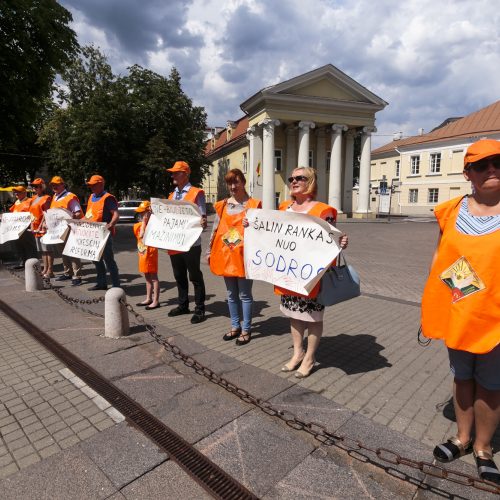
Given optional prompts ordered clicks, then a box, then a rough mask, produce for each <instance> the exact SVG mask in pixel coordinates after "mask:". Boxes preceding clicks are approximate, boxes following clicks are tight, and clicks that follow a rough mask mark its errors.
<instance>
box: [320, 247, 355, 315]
mask: <svg viewBox="0 0 500 500" xmlns="http://www.w3.org/2000/svg"><path fill="white" fill-rule="evenodd" d="M320 283H321V286H320V290H319V293H318V296H317V297H316V300H317V302H319V303H320V304H323V305H324V306H333V305H334V304H338V303H339V302H344V301H345V300H349V299H354V298H355V297H358V296H359V295H360V294H361V288H360V279H359V274H358V273H357V271H356V270H355V269H354V267H352V266H350V265H348V264H347V261H346V260H345V256H344V253H343V252H340V253H339V256H338V258H337V265H336V266H331V267H330V269H328V271H326V272H325V274H324V275H323V277H322V278H321V281H320Z"/></svg>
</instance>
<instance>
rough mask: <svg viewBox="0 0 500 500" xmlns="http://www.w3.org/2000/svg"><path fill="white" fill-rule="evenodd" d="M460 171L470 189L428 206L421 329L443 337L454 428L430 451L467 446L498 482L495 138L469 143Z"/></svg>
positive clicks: (498, 182) (499, 248)
mask: <svg viewBox="0 0 500 500" xmlns="http://www.w3.org/2000/svg"><path fill="white" fill-rule="evenodd" d="M463 173H464V177H465V178H466V180H468V181H470V182H471V183H472V188H473V189H472V195H469V196H463V197H459V198H454V199H452V200H450V201H447V202H444V203H442V204H440V205H438V206H437V207H436V208H435V210H434V212H435V215H436V218H437V220H438V223H439V227H440V230H441V231H440V235H439V240H438V246H437V249H436V252H435V253H434V257H433V260H432V266H431V270H430V274H429V278H428V279H427V283H426V285H425V289H424V294H423V297H422V331H423V334H424V335H425V336H426V337H429V338H440V339H443V340H444V342H445V344H446V346H447V348H448V356H449V359H450V367H451V371H452V373H453V375H454V382H453V394H454V397H453V404H454V407H455V415H456V421H457V434H456V436H454V437H452V438H450V439H448V441H447V442H446V443H443V444H440V445H438V446H436V447H435V448H434V457H435V458H436V459H437V460H439V461H441V462H451V461H452V460H455V459H456V458H458V457H460V456H462V455H465V454H466V453H471V452H473V453H474V457H475V460H476V464H477V468H478V473H479V477H481V479H487V480H489V481H493V482H495V483H497V484H500V472H499V470H498V468H497V466H496V465H495V462H494V461H493V452H492V448H491V440H492V438H493V435H494V434H495V431H496V429H497V427H498V423H499V422H500V266H499V264H498V256H499V255H500V142H499V141H495V140H492V139H482V140H480V141H477V142H475V143H474V144H472V145H471V146H469V148H468V149H467V152H466V154H465V157H464V172H463ZM473 429H474V430H475V436H474V442H472V430H473Z"/></svg>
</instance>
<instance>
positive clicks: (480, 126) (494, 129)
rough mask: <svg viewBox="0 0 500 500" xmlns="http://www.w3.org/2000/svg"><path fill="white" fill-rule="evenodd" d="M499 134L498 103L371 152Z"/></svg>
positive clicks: (499, 111) (373, 153)
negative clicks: (430, 130)
mask: <svg viewBox="0 0 500 500" xmlns="http://www.w3.org/2000/svg"><path fill="white" fill-rule="evenodd" d="M499 132H500V101H497V102H494V103H493V104H490V105H489V106H486V107H485V108H482V109H480V110H479V111H475V112H474V113H471V114H470V115H467V116H464V117H463V118H461V119H459V120H456V121H453V122H451V123H449V124H448V125H445V126H444V127H441V128H437V129H434V130H433V131H432V132H429V133H428V134H424V135H416V136H413V137H407V138H405V139H400V140H397V141H392V142H390V143H388V144H384V145H383V146H380V147H379V148H377V149H374V150H373V151H372V155H377V154H382V153H387V152H390V151H394V149H395V148H399V147H401V146H410V145H413V144H423V143H427V142H436V141H442V140H445V139H454V138H462V137H463V138H466V137H474V136H477V135H481V134H493V133H499Z"/></svg>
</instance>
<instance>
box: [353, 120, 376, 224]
mask: <svg viewBox="0 0 500 500" xmlns="http://www.w3.org/2000/svg"><path fill="white" fill-rule="evenodd" d="M376 131H377V129H376V128H375V127H363V130H362V132H361V161H360V165H359V196H358V207H357V209H356V214H358V216H361V217H362V216H363V214H366V215H368V214H369V213H371V211H370V200H369V196H370V162H371V145H372V137H371V135H372V133H373V132H376Z"/></svg>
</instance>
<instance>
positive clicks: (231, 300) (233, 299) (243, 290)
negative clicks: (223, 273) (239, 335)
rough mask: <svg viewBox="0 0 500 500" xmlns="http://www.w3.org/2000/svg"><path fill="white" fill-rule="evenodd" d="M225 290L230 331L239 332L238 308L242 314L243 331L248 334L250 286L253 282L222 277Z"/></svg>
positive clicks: (251, 299) (250, 318)
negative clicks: (229, 316)
mask: <svg viewBox="0 0 500 500" xmlns="http://www.w3.org/2000/svg"><path fill="white" fill-rule="evenodd" d="M224 281H225V282H226V288H227V303H228V305H229V314H230V315H231V329H232V330H239V329H240V328H241V326H240V307H241V310H242V312H243V331H244V332H250V328H251V327H252V304H253V297H252V285H253V281H252V280H248V279H246V278H227V277H224Z"/></svg>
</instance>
